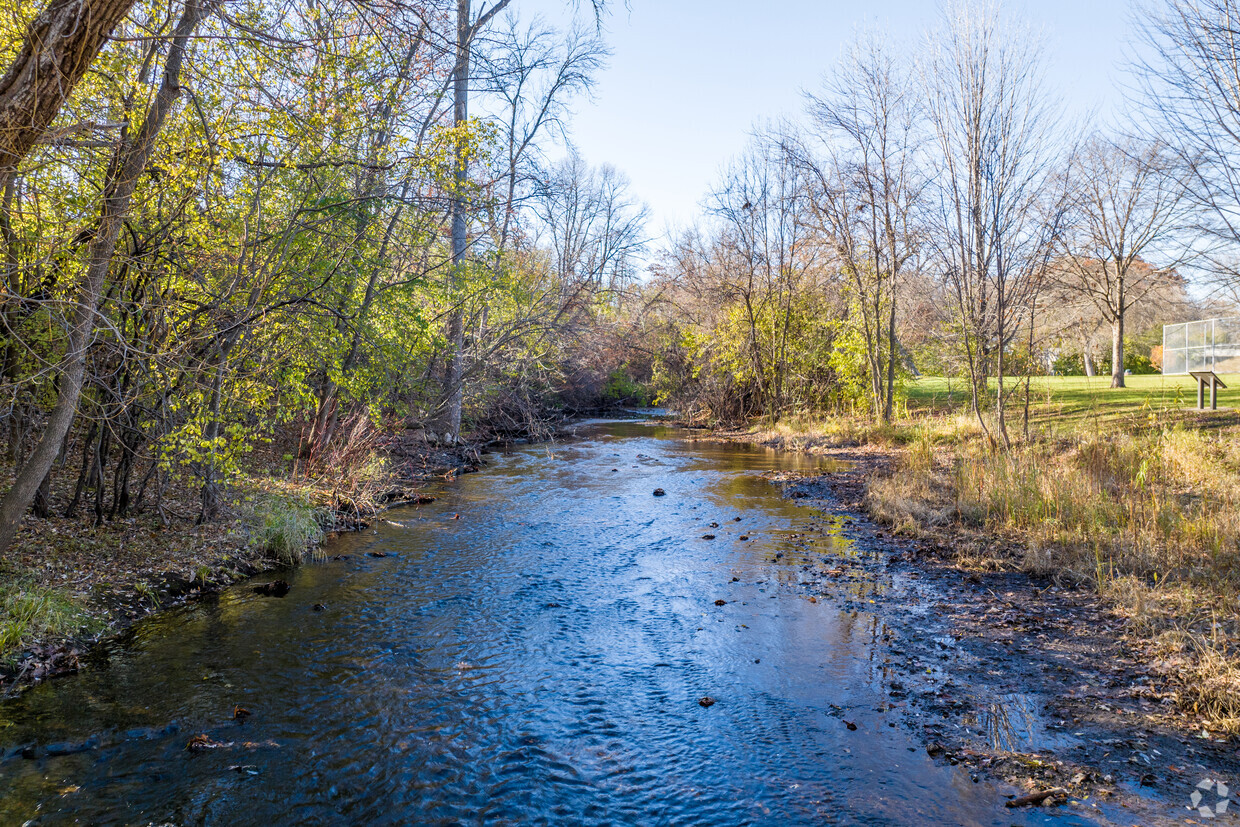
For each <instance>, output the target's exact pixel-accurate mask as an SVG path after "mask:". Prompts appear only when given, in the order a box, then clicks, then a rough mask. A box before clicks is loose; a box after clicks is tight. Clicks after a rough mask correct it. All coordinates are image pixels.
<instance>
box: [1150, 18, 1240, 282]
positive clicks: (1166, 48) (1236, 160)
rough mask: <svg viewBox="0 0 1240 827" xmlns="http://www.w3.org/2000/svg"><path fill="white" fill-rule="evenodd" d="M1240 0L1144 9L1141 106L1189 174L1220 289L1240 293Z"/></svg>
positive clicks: (1190, 195)
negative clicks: (1238, 27)
mask: <svg viewBox="0 0 1240 827" xmlns="http://www.w3.org/2000/svg"><path fill="white" fill-rule="evenodd" d="M1237 20H1240V3H1238V2H1236V0H1167V2H1166V4H1165V6H1163V7H1162V8H1161V9H1160V10H1158V11H1154V10H1152V9H1149V8H1147V9H1145V10H1144V19H1143V26H1142V36H1143V38H1144V40H1145V41H1146V45H1147V46H1148V47H1149V48H1148V49H1147V51H1146V52H1145V54H1146V55H1147V56H1146V57H1145V58H1144V59H1142V60H1141V61H1140V62H1139V63H1138V64H1137V66H1136V67H1135V68H1136V71H1137V76H1138V82H1137V84H1136V88H1137V90H1138V92H1139V94H1140V99H1139V103H1140V106H1139V107H1138V108H1137V111H1139V112H1146V113H1148V114H1147V119H1148V123H1147V124H1146V125H1145V126H1146V127H1147V131H1148V132H1149V134H1154V135H1158V136H1159V137H1160V139H1161V140H1162V141H1164V142H1165V146H1166V150H1167V152H1168V153H1170V154H1171V155H1172V156H1173V157H1174V158H1175V160H1176V162H1177V163H1178V165H1179V167H1180V168H1181V169H1182V170H1183V172H1184V175H1185V177H1184V181H1183V185H1184V188H1185V193H1184V194H1185V197H1186V199H1187V202H1188V203H1189V204H1190V205H1192V206H1193V207H1194V208H1195V210H1196V218H1197V220H1196V221H1195V222H1194V225H1193V226H1192V228H1191V229H1192V230H1194V231H1195V235H1196V242H1195V243H1196V244H1197V245H1198V247H1199V252H1201V253H1202V254H1203V256H1204V258H1205V260H1207V261H1208V262H1209V265H1210V267H1209V270H1210V271H1211V274H1212V275H1213V276H1214V277H1215V278H1216V279H1217V281H1218V286H1219V287H1220V288H1222V289H1225V290H1230V291H1231V292H1232V294H1233V296H1237V295H1240V266H1238V265H1237V262H1238V261H1240V255H1238V253H1240V86H1238V85H1237V83H1236V78H1237V77H1240V41H1237V38H1236V21H1237Z"/></svg>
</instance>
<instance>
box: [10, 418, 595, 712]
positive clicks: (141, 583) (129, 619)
mask: <svg viewBox="0 0 1240 827" xmlns="http://www.w3.org/2000/svg"><path fill="white" fill-rule="evenodd" d="M572 422H573V420H567V419H557V420H555V421H548V422H547V423H543V424H542V425H540V426H539V427H538V428H537V429H535V430H534V431H532V432H529V431H527V432H518V431H511V432H508V431H505V432H497V431H490V432H487V433H486V434H480V435H476V436H471V437H470V438H467V439H463V440H461V441H460V442H457V443H448V442H446V441H444V440H442V439H439V438H434V439H432V438H430V436H431V435H430V434H429V433H428V432H426V431H420V430H413V429H404V430H400V431H394V432H389V433H387V434H385V435H384V436H383V437H381V438H380V439H379V440H377V442H376V446H375V447H376V453H377V454H378V455H379V456H380V457H382V458H383V459H384V460H385V466H386V467H385V471H384V472H383V475H382V477H381V478H379V479H375V480H371V481H370V482H369V484H368V485H365V486H363V487H362V488H361V490H360V491H347V490H346V489H347V488H348V487H349V486H348V485H347V484H346V485H341V484H340V483H347V482H348V481H345V480H332V479H330V478H328V479H324V480H320V481H318V482H316V483H310V484H299V485H296V486H294V485H293V483H292V481H291V480H289V479H281V478H279V477H278V476H277V472H276V471H275V470H274V468H273V467H272V465H273V464H272V463H268V464H267V465H268V467H266V468H261V467H260V468H257V469H256V473H255V474H254V476H253V477H252V479H251V484H250V485H249V486H247V487H248V488H249V489H264V490H274V491H287V490H289V489H290V488H295V490H296V493H297V494H298V495H302V496H306V497H308V498H310V499H313V500H314V501H316V502H318V503H319V505H318V506H317V512H318V513H317V518H318V520H319V522H320V523H321V524H322V525H323V526H324V531H323V532H322V534H321V535H320V536H317V537H315V538H314V539H313V540H311V541H309V542H308V543H307V544H306V545H305V547H304V548H301V549H297V551H298V552H300V553H299V554H298V555H297V556H303V555H311V556H313V555H312V553H313V552H314V550H315V549H316V548H317V546H318V544H319V543H320V542H324V541H326V540H330V539H332V538H333V537H336V536H338V535H340V534H342V533H351V532H358V531H364V530H367V529H369V528H370V527H371V523H372V522H373V520H374V519H375V518H376V517H377V516H378V515H379V514H381V513H382V512H383V511H385V510H387V509H390V508H397V507H402V506H419V505H426V504H428V503H430V502H433V501H434V499H435V497H434V495H432V494H429V493H428V492H427V488H428V486H430V485H433V484H434V483H436V482H439V481H446V480H452V479H455V478H457V477H459V476H461V475H463V474H469V473H474V472H476V471H478V470H480V469H481V467H482V466H483V465H484V464H485V459H484V456H485V455H486V454H487V453H489V452H490V451H492V450H494V449H496V448H499V447H502V446H503V445H506V444H513V443H527V442H537V441H544V440H546V439H551V438H554V437H557V436H559V435H562V434H564V433H566V432H567V431H568V429H569V428H570V427H571V425H572ZM261 465H262V464H261V463H260V466H261ZM179 493H180V494H181V495H182V496H180V497H179V498H172V499H171V501H170V502H169V504H168V507H167V508H162V507H161V511H163V512H165V513H168V514H172V515H176V514H190V513H193V499H194V497H193V494H192V492H179ZM248 496H249V495H247V494H244V493H242V492H236V493H235V494H234V496H233V498H232V501H231V502H230V504H229V510H230V511H232V512H233V513H234V514H236V513H238V512H240V511H241V510H242V504H243V501H244V500H245V499H247V498H248ZM182 501H183V502H182ZM93 523H94V520H93V519H92V518H90V517H89V516H88V515H83V516H81V517H79V518H65V517H51V518H47V519H36V518H34V517H28V518H27V520H26V522H25V524H24V525H23V528H22V532H21V534H20V535H19V538H18V542H17V543H16V544H15V545H14V547H13V549H12V550H11V551H10V552H9V554H7V555H5V556H4V557H3V558H0V576H7V575H5V572H6V571H11V572H18V573H20V574H21V576H22V578H23V579H26V580H29V581H30V582H31V583H32V584H33V585H35V586H37V587H39V588H41V589H47V590H50V591H51V592H53V593H55V594H57V595H60V596H63V597H64V598H65V599H66V600H68V601H71V602H72V603H73V604H74V605H76V606H79V607H80V614H81V621H82V622H81V625H80V626H79V627H78V628H76V629H75V630H73V631H71V632H63V631H62V632H54V633H48V632H41V633H36V634H34V635H32V636H30V637H29V639H28V640H27V642H26V644H25V645H24V646H23V647H22V649H21V651H20V652H19V653H18V654H17V655H16V656H14V657H10V658H7V659H3V660H0V698H3V697H7V696H9V695H12V694H15V693H18V692H21V691H22V690H24V689H26V688H29V687H31V686H33V685H35V684H37V683H39V682H41V681H43V680H47V679H49V678H54V677H60V676H63V675H70V674H73V673H75V672H77V671H78V670H79V669H81V668H82V667H83V666H84V665H85V664H86V663H87V662H88V661H89V655H90V653H91V651H92V650H93V649H94V648H95V647H96V646H98V645H99V644H100V643H102V642H105V641H107V640H111V639H114V638H116V637H118V636H119V635H121V634H123V633H124V632H125V631H126V630H128V629H129V627H131V626H132V625H133V624H134V623H135V622H136V621H137V620H139V619H141V618H144V617H147V616H149V615H151V614H154V613H155V612H158V611H162V610H165V609H170V608H174V607H176V606H180V605H183V604H185V603H187V602H191V601H195V600H199V599H201V598H203V597H207V596H210V595H214V594H216V593H218V592H219V591H221V590H223V589H225V588H227V587H229V586H232V585H234V584H236V583H238V582H241V581H243V580H247V579H249V578H252V577H257V576H260V575H270V574H274V573H277V572H280V571H283V570H286V569H287V568H288V565H289V564H288V561H286V560H281V559H279V558H277V557H276V556H274V555H272V554H270V553H268V551H267V550H265V549H263V548H260V547H257V546H256V545H255V544H254V537H253V533H254V532H253V527H252V526H250V525H247V523H246V520H245V519H242V518H240V517H236V516H234V517H233V518H232V519H227V520H223V521H220V522H217V523H209V524H204V525H196V524H193V523H192V522H191V521H190V520H189V519H188V518H186V517H175V516H174V518H173V520H167V521H166V520H165V518H164V517H163V516H162V515H156V514H152V513H147V514H144V515H138V516H133V517H129V518H124V519H117V520H110V521H104V522H102V523H99V524H98V525H95V524H93ZM178 523H179V524H178Z"/></svg>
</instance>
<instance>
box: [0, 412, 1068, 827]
mask: <svg viewBox="0 0 1240 827" xmlns="http://www.w3.org/2000/svg"><path fill="white" fill-rule="evenodd" d="M681 436H683V434H680V433H678V432H676V431H673V430H670V429H666V428H661V427H655V426H651V425H647V424H640V423H622V424H618V423H609V424H597V425H593V426H590V427H588V428H586V429H584V433H583V435H582V438H580V439H578V440H573V441H569V442H567V443H564V444H556V445H552V446H546V445H540V446H527V447H523V448H522V449H520V450H517V451H515V452H514V453H511V454H508V455H503V456H494V457H492V461H491V463H490V464H489V466H488V467H487V468H486V469H485V470H484V471H483V472H482V473H479V474H474V475H470V476H467V477H465V478H463V479H461V480H460V481H459V482H455V483H451V484H448V485H447V486H445V487H444V488H443V490H442V491H440V492H438V493H439V494H440V499H439V500H438V501H437V502H435V503H434V504H433V505H430V506H423V507H421V508H419V509H407V510H402V511H393V512H389V513H388V514H387V515H386V516H387V518H388V519H389V520H391V521H392V522H395V523H399V525H398V526H397V525H392V524H390V523H387V522H380V523H378V524H377V526H376V530H375V532H369V531H368V532H367V533H365V534H363V535H356V536H351V537H346V538H344V539H341V540H339V541H336V542H333V543H332V544H331V545H330V547H329V548H328V549H327V551H328V553H329V554H331V555H348V556H349V559H347V560H337V561H332V562H328V563H324V564H320V565H310V566H306V567H304V568H302V569H300V570H298V571H296V572H292V573H289V574H288V575H286V576H287V577H288V579H289V580H290V581H291V582H292V584H293V589H292V592H291V593H290V594H289V595H288V597H286V598H284V599H273V598H263V597H259V596H257V595H255V594H253V593H252V591H251V589H250V588H249V587H248V586H243V587H238V588H236V589H233V590H231V591H229V592H227V593H225V594H224V595H222V596H221V597H220V598H219V599H218V600H212V601H209V602H204V603H201V604H199V605H196V606H193V607H190V608H187V609H183V610H178V611H175V612H171V613H167V614H165V615H163V616H160V617H156V618H153V619H152V620H150V621H148V622H145V623H142V624H140V625H139V626H138V627H137V629H136V632H135V634H133V635H132V636H131V639H128V640H126V641H125V642H123V643H122V644H118V645H117V646H116V647H115V649H114V650H113V651H112V652H111V654H110V656H109V658H108V659H107V662H106V663H105V664H99V665H97V666H96V667H95V668H92V669H90V670H88V671H86V672H84V673H82V674H80V675H78V676H75V677H72V678H68V679H64V680H60V681H55V682H53V683H51V684H47V685H44V686H41V687H38V688H36V689H35V690H33V691H31V692H29V693H27V694H26V695H24V696H23V697H21V698H20V699H17V700H15V701H11V702H9V703H7V704H6V705H3V706H0V749H3V751H4V752H3V755H4V758H3V760H2V761H0V822H2V823H6V824H7V823H22V822H23V821H26V820H28V819H34V823H40V824H41V823H62V822H69V821H75V820H76V821H77V822H78V823H89V824H111V823H116V824H165V823H167V824H203V823H209V824H268V825H275V824H366V825H370V824H458V823H464V824H474V823H493V824H531V823H554V824H710V825H728V824H781V825H782V824H796V823H804V824H901V825H903V824H996V825H1008V824H1013V823H1020V824H1034V823H1036V824H1040V823H1052V822H1053V823H1063V824H1067V823H1083V822H1079V821H1076V820H1074V817H1072V816H1070V815H1069V814H1067V813H1065V812H1062V811H1059V812H1058V813H1051V812H1040V811H1034V812H1031V811H1012V810H1006V809H1004V807H1003V806H1002V804H1003V801H1004V798H1003V797H1002V795H1001V794H1000V792H999V791H998V790H996V789H995V788H994V787H992V786H990V785H988V784H987V783H985V782H982V783H975V782H974V781H973V780H972V779H971V778H970V776H969V774H968V773H967V771H966V770H965V769H964V768H963V767H950V766H947V765H945V764H942V763H938V764H936V763H935V762H934V761H932V760H931V759H930V758H929V757H928V756H927V755H926V751H925V745H924V743H923V742H922V741H920V740H919V739H918V738H917V736H916V735H915V734H914V733H913V732H910V731H909V729H908V728H907V727H906V726H905V725H904V724H902V723H899V719H898V718H897V717H896V716H895V714H894V713H893V712H891V711H880V710H881V709H882V708H883V706H884V703H885V702H886V701H888V700H889V699H888V696H887V694H886V691H885V687H884V685H883V683H882V675H883V669H884V658H885V656H886V653H885V651H884V644H883V642H882V639H881V631H882V626H881V624H880V623H879V621H878V620H877V619H876V618H875V617H874V616H873V615H869V614H866V613H865V612H856V611H853V610H845V609H843V608H842V607H841V606H839V605H833V604H832V603H831V602H830V601H828V600H821V601H819V602H817V603H811V602H809V601H808V600H806V599H804V598H803V596H802V595H800V594H798V589H797V587H796V584H797V582H798V581H799V580H800V579H801V577H802V574H801V566H802V564H804V563H805V562H807V561H813V560H814V559H821V556H822V554H823V553H826V552H833V553H859V551H860V550H858V549H852V548H850V547H849V541H848V540H847V539H845V538H843V537H841V536H836V537H830V536H828V537H827V538H826V539H823V540H819V541H815V542H816V545H812V546H811V547H810V551H809V557H808V558H807V557H806V556H805V555H806V551H805V549H804V547H802V546H800V545H798V543H800V542H803V538H800V539H798V538H794V537H792V536H791V535H792V534H793V533H794V532H795V531H796V527H797V523H798V521H804V519H805V518H806V517H807V516H808V511H807V509H805V508H802V507H798V506H797V505H795V504H794V503H792V502H789V501H786V500H784V499H782V498H781V497H780V496H779V492H778V490H777V488H776V487H775V486H772V485H771V484H770V483H768V482H767V481H765V480H763V479H762V478H761V476H760V474H761V473H762V472H764V471H769V470H791V469H800V470H810V469H812V468H814V467H816V465H815V463H816V461H815V460H811V459H809V458H806V457H798V456H794V455H788V454H780V453H776V452H773V451H767V450H763V449H757V448H745V447H741V446H736V445H715V444H706V443H689V442H685V441H683V440H682V439H680V438H679V437H681ZM613 469H614V470H613ZM656 487H658V488H663V489H665V490H666V492H667V496H664V497H654V496H652V491H653V490H654V489H655V488H656ZM457 515H459V519H455V517H456V516H457ZM736 517H740V518H741V519H740V521H739V522H738V521H736V520H735V519H734V518H736ZM712 522H713V523H718V524H719V527H718V528H710V527H709V524H710V523H712ZM706 534H713V535H715V539H713V540H707V539H703V535H706ZM742 536H745V537H748V538H749V539H747V540H742V539H741V538H742ZM824 543H825V544H827V546H824V545H823V544H824ZM781 551H782V552H784V554H783V555H782V556H781V557H780V558H779V559H775V555H776V554H777V553H779V552H781ZM370 552H385V553H388V554H391V555H394V556H389V557H385V558H374V557H371V556H369V553H370ZM716 600H726V601H728V602H727V603H726V605H723V606H716V605H715V601H716ZM861 602H865V601H864V600H863V601H861ZM316 604H321V605H322V606H323V607H325V608H322V609H321V610H319V611H316V610H315V605H316ZM706 696H709V697H711V698H714V699H715V700H716V703H715V704H714V705H713V706H710V707H708V708H707V707H703V706H702V705H700V704H699V699H701V698H703V697H706ZM235 705H241V706H243V707H245V708H247V709H248V710H250V711H251V712H252V713H253V714H252V715H251V716H250V717H249V718H248V719H247V720H245V721H244V722H241V723H238V722H234V721H232V720H231V716H232V712H233V708H234V706H235ZM846 722H851V723H853V724H855V725H856V729H855V730H852V729H849V727H848V726H847V724H846ZM892 723H897V725H896V726H891V725H890V724H892ZM199 733H205V734H207V735H209V736H210V737H211V738H212V739H214V740H215V741H218V742H225V743H231V746H229V747H223V748H219V749H214V750H210V751H206V752H201V753H191V752H188V751H187V750H186V748H185V746H186V741H187V740H188V739H189V737H190V736H192V735H196V734H199ZM23 746H24V747H26V748H27V753H28V754H30V755H33V756H35V757H33V758H24V757H22V756H21V754H20V750H21V748H22V747H23ZM83 747H85V748H83ZM75 749H80V750H81V751H77V752H71V754H67V755H62V754H58V753H62V752H66V751H71V750H75Z"/></svg>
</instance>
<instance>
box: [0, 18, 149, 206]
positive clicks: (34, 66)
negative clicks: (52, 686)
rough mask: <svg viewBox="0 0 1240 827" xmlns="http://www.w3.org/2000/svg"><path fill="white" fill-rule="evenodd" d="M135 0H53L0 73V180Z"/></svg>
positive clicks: (35, 137) (26, 150)
mask: <svg viewBox="0 0 1240 827" xmlns="http://www.w3.org/2000/svg"><path fill="white" fill-rule="evenodd" d="M133 2H134V0H51V2H49V3H48V4H47V6H46V7H45V8H44V9H43V11H42V12H40V13H39V16H38V17H36V18H35V19H34V21H33V22H32V23H31V24H30V28H29V29H27V30H26V39H25V41H24V42H23V43H22V48H21V51H19V52H18V53H17V56H16V57H14V58H13V62H12V63H11V64H9V68H8V69H7V70H6V71H5V73H4V76H3V77H0V183H3V182H4V181H5V180H7V179H8V178H9V177H10V175H12V173H13V172H14V170H16V169H17V165H18V164H20V163H21V162H22V159H24V158H25V157H26V156H27V155H28V154H29V153H30V150H31V148H33V147H34V145H35V144H36V143H37V142H38V141H39V139H40V138H41V137H43V134H44V133H45V132H46V131H47V128H48V126H50V125H51V123H52V121H53V120H55V119H56V115H57V114H59V113H60V109H61V107H62V106H63V105H64V102H65V101H66V100H67V99H68V97H69V95H70V93H72V92H73V88H74V87H75V86H76V85H77V82H78V81H79V80H81V79H82V76H83V75H84V74H86V70H87V69H88V68H89V67H90V64H91V61H93V60H94V59H95V55H97V54H98V53H99V50H100V49H101V48H102V47H103V44H104V43H105V42H106V41H107V39H108V35H109V34H111V33H112V30H113V29H114V28H116V24H117V23H119V22H120V21H121V18H123V17H124V16H125V15H126V14H127V13H128V12H129V9H130V7H132V6H133Z"/></svg>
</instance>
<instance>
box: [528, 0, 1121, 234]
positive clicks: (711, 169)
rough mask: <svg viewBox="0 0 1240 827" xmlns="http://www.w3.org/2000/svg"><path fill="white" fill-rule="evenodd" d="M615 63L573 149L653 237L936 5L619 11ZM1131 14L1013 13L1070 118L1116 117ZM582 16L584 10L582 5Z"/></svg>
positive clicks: (552, 18) (679, 221)
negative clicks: (885, 37) (623, 177)
mask: <svg viewBox="0 0 1240 827" xmlns="http://www.w3.org/2000/svg"><path fill="white" fill-rule="evenodd" d="M612 3H613V6H612V7H613V12H612V14H611V15H610V17H609V19H608V20H607V23H606V29H607V33H606V36H607V41H608V43H609V45H610V47H611V49H612V51H613V56H612V58H611V60H610V63H609V66H608V67H607V68H606V69H605V70H604V71H603V72H602V74H601V75H600V76H599V79H598V85H597V88H596V90H595V96H594V100H593V101H587V100H581V101H578V102H577V103H576V105H575V110H576V114H575V117H574V119H573V124H572V131H573V140H574V142H575V143H576V144H577V146H578V148H579V149H580V151H581V152H582V154H583V155H584V156H585V157H586V158H587V159H588V160H589V161H590V162H592V163H595V164H598V163H610V164H612V165H614V166H616V167H617V168H619V169H621V170H623V171H624V172H625V173H626V174H627V175H628V176H629V178H630V179H631V180H632V183H633V190H634V192H635V194H636V195H637V196H638V197H639V198H641V199H643V200H645V201H646V202H647V203H649V204H650V206H651V210H652V213H653V216H654V222H653V224H652V226H651V227H650V230H651V232H652V234H653V235H655V236H659V235H661V234H662V233H663V231H664V230H665V229H666V228H667V227H668V226H669V225H672V226H675V225H683V224H687V223H690V222H692V221H693V220H694V218H695V217H696V216H697V214H698V204H699V202H700V201H701V199H702V197H703V196H704V195H705V193H706V191H707V190H708V188H709V187H710V186H711V184H712V182H713V181H714V180H715V179H716V177H717V174H718V172H719V170H720V168H721V167H722V165H723V164H724V163H725V162H726V161H727V160H728V159H729V158H730V157H732V156H734V155H736V154H737V153H738V152H740V151H741V149H743V147H744V145H745V142H746V140H747V137H748V135H749V133H750V132H751V130H752V128H753V127H754V125H755V124H757V123H761V122H763V121H765V120H768V119H772V118H777V117H779V116H781V115H795V114H797V113H799V111H800V108H801V105H802V103H801V101H802V98H801V93H802V90H804V89H805V88H807V87H809V88H812V87H815V86H817V84H818V82H819V81H820V79H821V78H822V76H823V74H824V73H825V72H826V71H827V70H829V69H830V67H831V66H832V64H834V63H835V62H836V61H837V60H838V58H839V56H840V54H841V52H842V50H843V48H844V47H845V46H846V45H847V43H848V42H849V41H851V40H852V39H853V37H854V35H855V33H856V32H857V31H858V29H864V28H870V27H874V28H881V29H884V30H886V31H887V32H888V33H889V35H890V37H891V38H892V39H893V40H894V41H896V42H897V43H899V42H906V43H909V44H910V45H915V44H916V43H917V42H919V41H920V39H921V37H922V33H923V32H924V31H925V29H926V28H927V27H928V26H931V25H933V24H935V23H936V22H937V20H938V19H939V5H938V3H937V2H936V0H868V2H840V1H839V0H825V2H810V0H793V1H792V2H786V1H781V0H767V2H764V3H756V2H743V0H715V1H714V2H706V0H630V2H629V7H628V9H627V10H626V9H625V8H624V7H623V6H622V5H620V4H619V3H617V2H616V0H612ZM1133 5H1134V4H1133V2H1131V0H1041V1H1040V2H1031V1H1030V0H1008V2H1007V3H1006V9H1007V10H1008V12H1009V13H1014V16H1015V17H1016V18H1018V19H1023V20H1024V21H1025V22H1026V23H1027V24H1028V25H1029V26H1031V27H1032V28H1033V29H1034V30H1035V31H1037V32H1040V34H1041V36H1042V38H1043V41H1044V43H1045V46H1046V69H1047V82H1048V84H1049V86H1050V87H1051V88H1052V90H1053V91H1054V92H1055V94H1056V95H1057V96H1059V95H1062V99H1063V101H1064V103H1065V107H1066V108H1067V109H1068V111H1069V114H1070V115H1073V116H1075V115H1080V114H1083V113H1085V112H1087V111H1090V110H1098V111H1101V112H1102V113H1103V115H1104V117H1107V116H1109V117H1114V116H1115V115H1116V114H1117V113H1118V112H1121V111H1122V108H1121V106H1120V101H1121V98H1122V87H1123V85H1124V83H1125V79H1124V75H1125V73H1124V63H1125V59H1126V56H1127V55H1128V54H1129V53H1130V49H1129V44H1130V42H1131V41H1132V40H1133V36H1134V23H1133V11H1132V9H1133ZM513 6H514V8H515V9H516V11H517V13H518V14H519V15H520V16H521V17H522V18H526V17H528V16H529V15H531V14H539V15H541V16H542V17H544V18H545V19H546V20H547V21H548V22H563V21H566V20H568V19H569V16H570V12H569V9H570V7H571V3H570V2H569V0H517V2H515V3H513ZM586 6H587V8H588V4H586Z"/></svg>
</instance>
